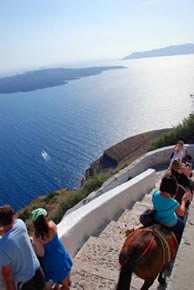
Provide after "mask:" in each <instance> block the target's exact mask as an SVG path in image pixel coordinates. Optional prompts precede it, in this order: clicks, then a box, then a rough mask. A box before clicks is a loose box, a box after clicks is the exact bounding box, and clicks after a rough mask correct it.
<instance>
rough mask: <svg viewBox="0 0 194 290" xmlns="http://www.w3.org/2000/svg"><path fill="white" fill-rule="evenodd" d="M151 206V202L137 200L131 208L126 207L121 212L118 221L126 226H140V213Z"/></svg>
mask: <svg viewBox="0 0 194 290" xmlns="http://www.w3.org/2000/svg"><path fill="white" fill-rule="evenodd" d="M149 208H152V203H148V202H147V203H145V202H144V203H142V202H140V201H137V202H136V203H135V204H134V206H133V207H132V209H131V210H129V209H126V210H125V211H124V212H123V214H122V215H121V216H120V217H119V218H118V220H117V222H118V223H124V224H126V227H127V228H131V227H139V226H141V224H140V222H139V217H140V215H141V214H142V213H143V212H144V211H145V210H146V209H149Z"/></svg>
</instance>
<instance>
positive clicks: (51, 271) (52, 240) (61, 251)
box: [32, 208, 72, 290]
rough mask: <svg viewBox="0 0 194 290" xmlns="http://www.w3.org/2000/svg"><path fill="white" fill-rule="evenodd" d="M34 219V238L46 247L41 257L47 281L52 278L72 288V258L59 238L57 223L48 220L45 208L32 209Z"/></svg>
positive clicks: (64, 286)
mask: <svg viewBox="0 0 194 290" xmlns="http://www.w3.org/2000/svg"><path fill="white" fill-rule="evenodd" d="M32 221H33V225H34V238H35V239H36V240H38V241H39V242H40V243H41V244H42V245H43V247H44V253H43V254H42V257H39V259H40V261H41V266H42V268H43V271H44V274H45V280H46V282H48V281H49V280H52V281H53V282H55V283H60V284H62V285H63V288H62V289H64V290H68V289H70V288H69V287H70V285H71V280H70V271H71V268H72V260H71V258H70V256H69V254H68V253H67V252H66V250H65V248H64V246H63V243H62V242H61V240H60V239H59V238H58V235H57V226H56V224H55V223H54V222H53V221H48V215H47V211H46V210H45V209H44V208H37V209H35V210H33V211H32Z"/></svg>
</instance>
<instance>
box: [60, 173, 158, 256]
mask: <svg viewBox="0 0 194 290" xmlns="http://www.w3.org/2000/svg"><path fill="white" fill-rule="evenodd" d="M155 181H156V172H155V170H153V169H147V170H146V171H145V172H143V173H141V174H139V175H138V176H136V177H135V178H133V179H131V180H129V181H128V182H125V183H123V184H121V185H119V186H117V187H115V188H114V189H112V190H110V191H108V192H106V193H105V194H103V195H101V196H99V197H97V198H96V199H94V200H92V201H91V202H90V203H88V204H86V205H84V206H82V207H80V208H78V209H76V210H75V211H73V212H71V213H70V214H69V215H66V216H64V218H63V219H62V221H61V222H60V223H59V224H58V233H59V237H60V238H61V239H62V240H63V243H64V245H65V247H66V249H67V250H68V252H69V253H70V254H71V255H72V256H74V255H75V254H76V252H77V251H78V250H79V248H80V247H81V246H82V245H83V243H84V242H85V240H86V239H87V238H88V237H89V236H90V235H92V234H94V233H95V231H96V230H97V229H98V228H99V227H102V226H103V225H105V224H107V222H108V221H110V220H112V219H113V218H114V217H115V216H116V215H117V214H118V213H119V212H121V210H122V209H123V210H124V209H126V208H127V207H129V205H130V204H131V205H132V204H133V203H134V202H135V201H136V200H138V199H140V198H141V197H143V195H144V194H145V193H148V192H150V191H151V190H152V189H153V187H154V185H155Z"/></svg>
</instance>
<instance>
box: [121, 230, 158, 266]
mask: <svg viewBox="0 0 194 290" xmlns="http://www.w3.org/2000/svg"><path fill="white" fill-rule="evenodd" d="M142 232H152V230H150V229H149V228H146V229H139V230H136V231H135V232H134V233H132V234H131V235H129V237H128V240H127V242H126V245H125V250H124V255H125V257H126V261H125V263H124V264H126V263H127V260H128V259H127V258H128V248H129V246H130V244H131V243H132V242H133V240H134V239H135V238H136V236H137V235H138V234H141V233H142ZM153 241H154V235H153V232H152V238H151V240H150V242H149V244H148V246H147V247H146V248H145V250H144V251H143V253H142V255H141V256H140V257H139V258H137V260H136V263H138V262H139V261H140V260H141V259H142V258H143V257H144V256H145V254H146V253H147V251H148V250H149V249H150V248H151V246H152V244H153Z"/></svg>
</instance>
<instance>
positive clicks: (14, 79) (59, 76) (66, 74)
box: [0, 66, 125, 94]
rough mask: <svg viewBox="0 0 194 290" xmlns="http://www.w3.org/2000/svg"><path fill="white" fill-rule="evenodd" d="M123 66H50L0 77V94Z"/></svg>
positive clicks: (43, 85) (64, 82) (25, 89)
mask: <svg viewBox="0 0 194 290" xmlns="http://www.w3.org/2000/svg"><path fill="white" fill-rule="evenodd" d="M122 68H125V67H124V66H102V67H100V66H96V67H89V68H73V69H72V68H52V69H42V70H36V71H29V72H25V73H23V74H16V75H14V76H9V77H4V78H0V94H3V93H4V94H10V93H17V92H29V91H34V90H38V89H45V88H49V87H54V86H59V85H64V84H67V81H70V80H76V79H79V78H81V77H88V76H92V75H97V74H100V73H102V72H103V71H106V70H113V69H122Z"/></svg>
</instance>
